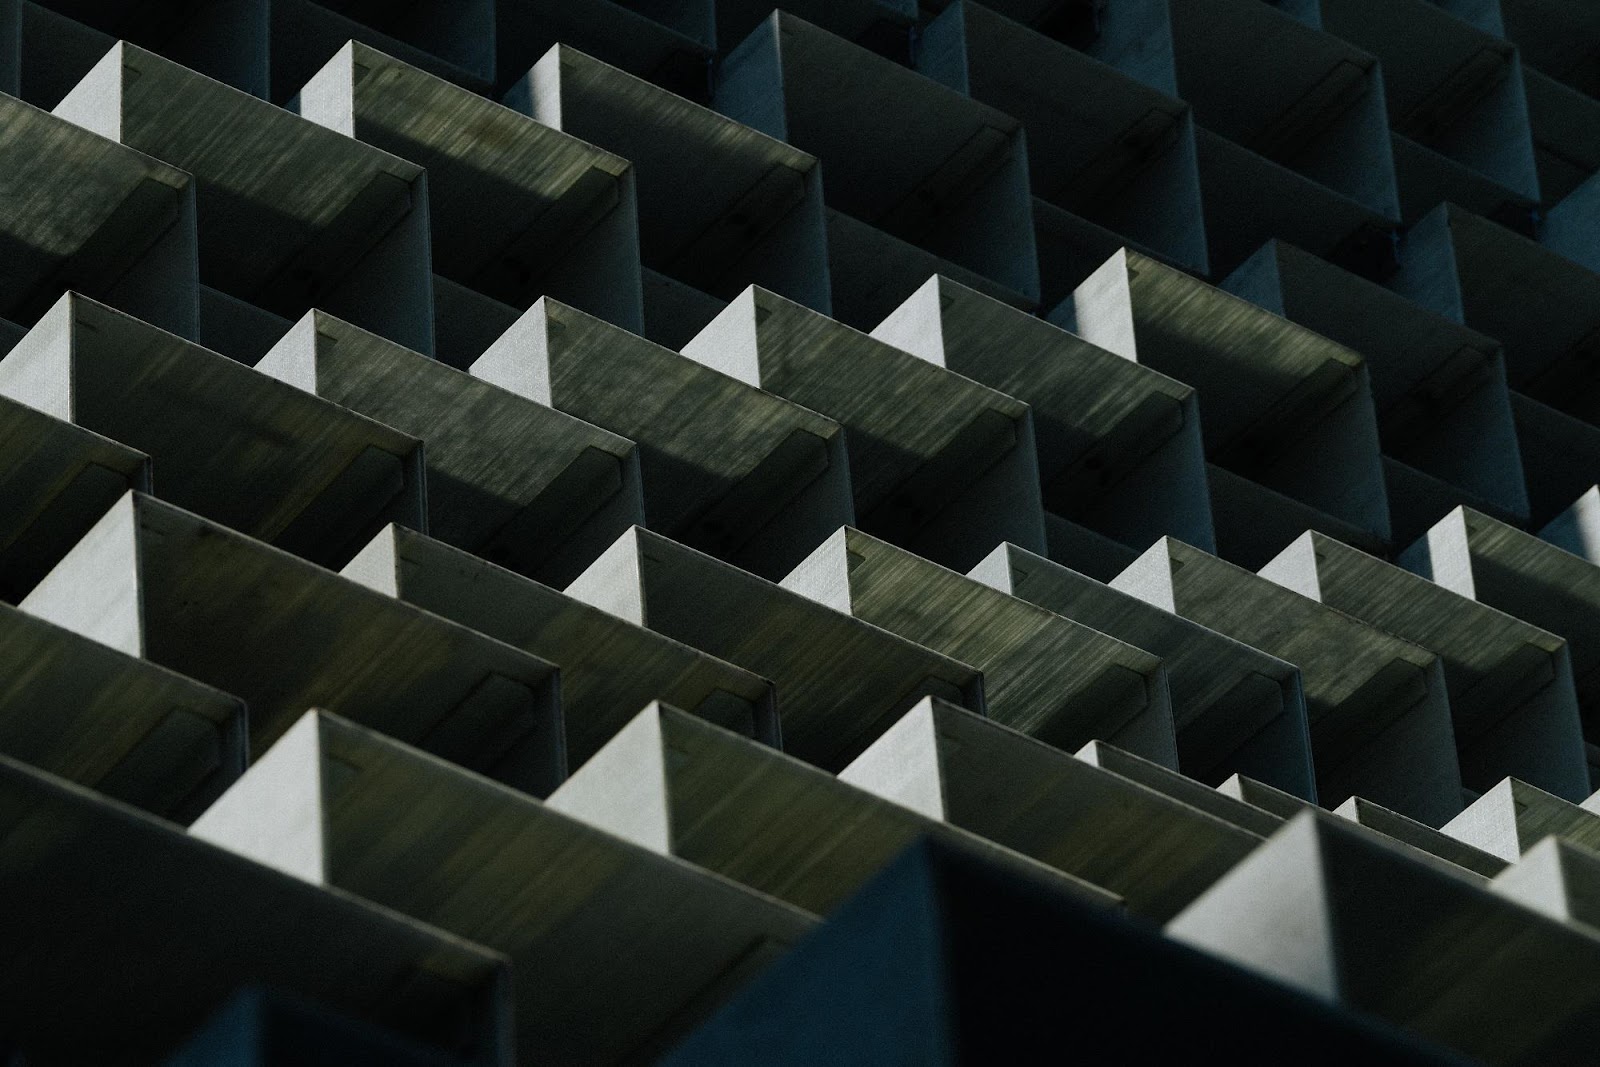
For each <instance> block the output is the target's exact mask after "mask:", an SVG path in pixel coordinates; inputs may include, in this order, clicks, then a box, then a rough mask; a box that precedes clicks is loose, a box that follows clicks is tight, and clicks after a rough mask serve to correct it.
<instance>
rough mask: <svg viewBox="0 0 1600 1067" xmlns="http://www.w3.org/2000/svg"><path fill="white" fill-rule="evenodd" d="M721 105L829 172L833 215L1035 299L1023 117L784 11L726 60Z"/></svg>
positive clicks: (718, 95)
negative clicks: (847, 117)
mask: <svg viewBox="0 0 1600 1067" xmlns="http://www.w3.org/2000/svg"><path fill="white" fill-rule="evenodd" d="M713 104H714V106H715V107H716V109H717V110H718V111H721V112H722V113H723V114H725V115H728V116H730V117H732V118H735V119H738V120H739V121H740V122H743V123H745V124H746V125H748V126H753V127H755V128H756V129H758V130H760V131H762V132H763V133H766V134H769V135H771V136H773V137H776V138H778V139H780V140H783V141H787V142H789V143H790V144H792V145H794V146H795V147H796V148H799V149H800V150H802V151H804V152H809V153H810V154H812V155H814V156H816V157H817V158H818V159H819V160H821V161H822V165H823V170H824V173H825V174H826V175H827V181H826V186H825V193H826V197H827V202H828V204H829V206H831V207H834V208H837V209H838V210H840V211H842V212H844V213H846V214H848V215H850V216H852V217H854V218H855V219H857V220H859V221H861V222H864V223H866V224H868V225H870V226H873V227H876V228H877V229H880V230H883V231H885V232H886V233H889V234H892V235H894V236H896V237H899V238H901V239H903V240H905V241H908V242H910V243H911V244H914V245H918V246H920V247H922V248H925V249H927V250H928V251H930V252H932V253H934V254H935V255H937V256H940V257H943V258H945V259H949V260H952V261H954V262H956V263H959V264H961V265H962V266H964V267H967V268H968V269H970V270H972V271H975V272H976V273H978V274H981V275H983V276H984V277H987V278H989V279H990V280H991V281H994V282H996V283H998V284H1000V285H1002V286H1005V287H1006V288H1008V289H1010V290H1012V291H1014V292H1016V293H1018V294H1020V295H1021V296H1022V297H1023V298H1025V299H1030V300H1037V299H1038V298H1039V269H1038V262H1037V257H1036V254H1035V250H1034V240H1033V220H1032V218H1031V216H1030V207H1031V203H1032V198H1031V195H1030V193H1029V185H1028V160H1027V149H1026V147H1025V144H1024V136H1023V130H1022V126H1021V123H1019V122H1018V121H1017V120H1016V119H1015V118H1012V117H1011V116H1009V115H1006V114H1004V113H1003V112H1001V111H998V110H996V109H994V108H991V107H987V106H985V105H983V104H980V103H978V102H977V101H974V100H971V99H968V98H966V97H964V96H962V95H961V94H960V93H957V92H955V91H953V90H951V89H948V88H946V87H944V86H942V85H939V84H937V83H935V82H933V81H932V80H930V79H927V78H923V77H921V76H919V75H918V74H916V73H915V72H914V71H911V70H907V69H906V68H904V67H901V66H898V65H897V64H895V63H894V62H893V61H891V60H888V59H885V58H884V57H882V56H878V55H875V54H873V53H872V52H869V51H867V50H866V49H864V48H862V47H860V46H859V45H855V44H852V43H851V42H849V41H846V40H844V39H843V38H841V37H836V36H834V35H833V34H831V33H828V32H826V31H824V30H820V29H818V28H817V27H815V26H812V25H811V24H809V23H806V22H803V21H801V20H800V19H797V18H795V17H794V16H792V15H789V14H786V13H784V12H782V11H779V12H777V13H776V14H775V15H774V17H772V18H769V19H767V20H766V21H765V22H763V23H762V24H761V26H760V28H759V29H757V30H756V31H755V32H754V33H752V34H751V35H750V36H749V37H748V38H747V39H746V40H745V41H744V43H743V44H741V45H740V46H739V47H738V48H736V49H735V50H734V51H733V52H732V53H731V54H730V55H729V56H728V57H727V58H726V59H725V60H724V61H723V64H722V67H721V71H720V75H719V77H718V79H717V85H716V90H715V92H714V94H713ZM841 110H843V111H847V112H848V113H849V114H850V115H851V119H852V121H850V122H839V121H838V117H839V115H840V114H841ZM923 280H925V279H918V280H917V281H916V282H915V283H914V284H913V285H911V286H908V287H907V288H906V290H905V291H904V292H902V293H899V294H898V295H897V296H896V297H895V298H894V301H893V303H899V301H900V300H903V299H905V297H906V296H907V295H908V294H909V293H910V292H911V290H912V289H913V288H915V286H916V285H919V284H921V282H922V281H923ZM891 306H892V305H891ZM882 314H883V311H879V312H878V315H877V316H875V317H874V319H873V321H876V319H877V318H879V317H881V316H882Z"/></svg>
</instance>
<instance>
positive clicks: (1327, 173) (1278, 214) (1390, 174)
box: [1171, 0, 1400, 275]
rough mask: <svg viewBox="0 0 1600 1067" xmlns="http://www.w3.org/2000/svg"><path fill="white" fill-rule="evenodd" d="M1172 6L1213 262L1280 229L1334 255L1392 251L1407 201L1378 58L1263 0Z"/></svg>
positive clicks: (1222, 269) (1218, 268) (1224, 265)
mask: <svg viewBox="0 0 1600 1067" xmlns="http://www.w3.org/2000/svg"><path fill="white" fill-rule="evenodd" d="M1171 9H1172V45H1173V50H1174V53H1175V58H1176V60H1177V71H1178V89H1177V93H1176V95H1177V96H1179V97H1181V98H1182V99H1184V100H1187V101H1188V102H1189V103H1190V104H1192V105H1194V116H1195V122H1196V123H1198V124H1199V126H1200V129H1199V130H1198V131H1197V139H1198V147H1199V160H1200V179H1201V188H1202V190H1203V194H1204V200H1205V206H1206V235H1207V237H1208V238H1209V239H1210V242H1211V267H1212V270H1213V271H1215V272H1217V274H1219V275H1221V274H1224V273H1226V272H1227V271H1230V270H1232V269H1233V268H1234V266H1236V265H1237V264H1238V263H1239V262H1241V261H1242V260H1243V259H1244V258H1245V257H1246V256H1248V255H1249V254H1250V253H1251V252H1253V251H1254V250H1255V249H1256V248H1257V247H1259V246H1260V244H1261V242H1262V241H1265V240H1267V239H1269V238H1272V237H1280V238H1283V239H1284V240H1287V241H1292V242H1294V243H1295V244H1297V245H1299V246H1300V247H1302V248H1305V249H1307V250H1308V251H1310V252H1312V253H1315V254H1317V255H1326V256H1331V257H1333V258H1335V259H1336V260H1338V259H1342V260H1349V259H1351V258H1366V259H1378V260H1383V259H1389V258H1392V255H1393V253H1392V251H1390V250H1389V249H1387V248H1385V247H1384V246H1385V245H1387V243H1388V234H1389V233H1390V232H1392V231H1393V229H1394V228H1395V227H1396V226H1397V225H1398V223H1399V219H1400V197H1399V191H1398V188H1397V186H1396V182H1395V172H1394V163H1393V150H1392V148H1391V144H1390V134H1389V125H1388V119H1387V115H1386V111H1385V104H1384V87H1383V78H1382V74H1381V73H1380V70H1379V67H1378V63H1377V60H1376V59H1375V58H1374V57H1373V56H1371V55H1370V54H1368V53H1366V52H1363V51H1361V50H1359V49H1357V48H1355V47H1353V46H1351V45H1349V44H1346V43H1345V42H1343V41H1340V40H1339V39H1338V38H1336V37H1333V36H1330V35H1328V34H1324V33H1320V32H1318V31H1317V30H1315V29H1313V28H1311V27H1310V26H1306V25H1303V24H1302V23H1300V22H1299V21H1297V20H1296V19H1295V18H1294V12H1293V11H1291V10H1289V9H1281V8H1280V6H1279V5H1274V4H1263V3H1261V2H1259V0H1182V2H1179V3H1174V4H1172V5H1171ZM1366 246H1371V247H1366Z"/></svg>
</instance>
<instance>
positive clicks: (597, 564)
mask: <svg viewBox="0 0 1600 1067" xmlns="http://www.w3.org/2000/svg"><path fill="white" fill-rule="evenodd" d="M643 552H644V546H643V545H641V544H640V543H639V527H637V526H634V527H630V528H629V529H628V530H627V531H625V532H624V533H623V535H622V536H621V537H619V538H617V539H616V541H615V542H614V543H613V544H612V545H611V547H610V548H608V549H606V550H605V551H604V552H602V553H601V554H600V557H599V558H598V559H596V560H595V561H594V562H593V563H591V564H589V569H588V570H586V571H584V572H583V573H582V574H580V575H578V576H577V577H576V578H574V579H573V580H572V583H571V584H570V585H568V586H567V589H566V593H567V595H568V596H570V597H572V598H574V599H576V600H581V601H583V602H584V603H585V604H588V605H589V606H590V607H596V608H599V609H600V610H601V611H605V612H609V613H610V614H612V615H615V616H617V617H618V618H619V619H625V620H627V621H628V622H631V623H633V624H634V625H635V626H649V625H650V623H649V621H648V620H649V610H648V608H647V606H646V604H645V595H644V572H643V567H644V561H643V560H642V559H641V556H642V554H643Z"/></svg>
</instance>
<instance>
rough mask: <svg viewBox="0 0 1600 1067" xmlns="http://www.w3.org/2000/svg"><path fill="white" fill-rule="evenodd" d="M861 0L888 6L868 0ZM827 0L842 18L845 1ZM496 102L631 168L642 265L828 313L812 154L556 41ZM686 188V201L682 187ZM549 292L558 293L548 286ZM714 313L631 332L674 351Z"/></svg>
mask: <svg viewBox="0 0 1600 1067" xmlns="http://www.w3.org/2000/svg"><path fill="white" fill-rule="evenodd" d="M861 3H862V5H863V6H866V7H870V8H872V9H874V10H878V11H884V12H885V13H887V12H888V9H887V8H882V7H879V5H878V4H877V2H876V0H861ZM829 6H830V8H831V7H838V8H840V13H841V14H844V9H845V8H846V7H848V6H849V5H846V4H830V5H829ZM726 7H727V5H725V4H718V5H717V17H718V18H719V19H722V18H723V17H724V16H728V17H737V16H736V15H734V14H731V13H729V12H728V11H727V10H726ZM767 11H770V8H768V9H767V10H764V11H763V12H762V13H761V14H762V16H765V14H766V13H767ZM912 14H913V15H914V14H915V5H914V4H913V5H912ZM743 36H744V35H743V34H742V33H741V34H740V35H739V37H743ZM738 39H739V38H734V39H733V40H734V41H737V40H738ZM729 43H732V42H729ZM506 101H507V103H508V104H510V105H511V106H513V107H515V108H517V109H518V110H519V111H523V112H525V113H526V114H529V115H532V116H533V117H534V118H536V119H538V120H539V121H540V122H542V123H544V124H545V125H547V126H551V127H553V128H555V129H558V130H561V131H563V132H565V133H568V134H571V135H572V136H573V137H578V138H582V139H583V140H585V141H588V142H589V143H591V144H595V145H599V146H600V147H602V148H604V149H606V150H607V151H610V152H615V153H616V154H617V155H619V156H622V157H624V158H626V159H628V160H629V161H630V162H631V163H632V164H633V167H632V174H633V176H634V181H635V182H636V183H637V189H638V198H639V237H638V241H639V253H640V256H641V257H642V259H643V262H644V265H645V267H646V268H648V269H650V270H653V271H656V272H658V273H660V274H663V275H666V276H667V277H668V278H670V279H672V280H674V281H676V282H679V283H680V284H682V285H684V286H686V287H688V288H690V289H692V290H694V291H696V292H697V293H700V294H703V295H705V296H708V297H711V298H714V299H715V300H718V301H722V302H726V301H729V300H732V299H733V298H734V297H736V296H738V295H739V293H740V292H741V291H742V290H743V289H744V288H745V286H747V285H752V284H754V285H759V286H761V287H762V288H765V289H770V290H772V291H773V292H775V293H778V294H780V295H781V296H784V297H787V298H788V299H790V300H793V301H795V302H796V303H800V304H804V305H805V306H806V307H809V308H812V309H813V310H816V311H820V312H822V313H823V314H824V315H826V314H829V313H830V312H831V311H832V307H833V305H832V299H831V296H830V286H829V280H828V244H827V228H826V227H827V224H826V221H825V219H824V215H823V206H822V204H823V201H822V171H821V168H819V167H818V166H817V161H816V158H815V157H813V156H810V155H808V154H806V153H804V152H802V151H800V150H799V149H796V148H792V147H790V146H789V145H786V144H784V143H783V142H782V141H780V140H777V139H775V138H772V137H768V136H767V135H766V134H764V133H762V132H760V131H759V130H754V129H751V128H750V127H748V126H743V125H740V124H739V123H737V122H734V121H733V120H732V119H730V118H728V117H727V116H725V115H719V114H718V113H717V112H715V111H712V110H710V109H708V108H704V107H701V106H700V105H698V104H695V103H692V102H690V101H688V100H685V99H684V98H683V97H681V96H677V95H675V94H673V93H670V92H668V91H667V90H665V89H662V88H659V87H657V86H654V85H651V84H650V83H649V82H646V81H643V80H641V79H640V78H637V77H635V76H633V75H631V74H628V73H627V72H625V71H622V70H618V69H617V68H616V67H612V66H608V65H607V64H605V63H602V62H600V61H599V60H597V59H591V58H590V57H589V56H586V55H584V54H583V53H582V52H578V51H576V50H574V49H572V48H567V47H564V46H560V45H558V46H556V47H555V48H552V49H551V50H550V51H549V52H547V53H545V55H544V58H542V59H540V60H539V62H538V63H536V64H534V67H533V69H532V70H531V71H529V72H528V74H527V76H526V77H523V78H521V79H519V80H518V81H517V83H516V84H515V85H514V86H513V87H512V89H511V91H510V92H509V93H508V94H507V96H506ZM688 188H693V189H694V190H695V195H694V196H693V197H685V196H684V195H683V191H684V190H685V189H688ZM549 295H551V296H555V297H557V298H558V299H565V298H563V297H562V296H561V294H560V293H558V292H555V291H554V290H552V291H551V292H550V294H549ZM566 302H567V303H569V304H577V303H578V302H577V301H573V300H567V301H566ZM646 302H647V304H648V294H647V298H646ZM578 306H580V307H581V306H582V305H581V304H579V305H578ZM715 306H718V307H720V305H715ZM586 310H588V309H586ZM714 315H715V312H712V313H711V314H707V315H705V317H704V318H702V319H700V321H698V322H696V323H695V324H694V327H693V329H691V330H689V331H688V332H687V333H685V334H684V335H683V336H682V338H681V339H678V340H673V339H670V338H668V337H665V336H660V335H658V334H657V333H656V332H655V331H652V330H650V329H649V325H648V322H647V324H646V330H645V331H642V332H645V333H646V335H647V336H650V337H651V339H652V340H655V341H658V342H660V343H661V344H665V345H668V346H669V347H672V348H677V347H678V346H679V345H681V344H682V343H683V341H686V340H688V338H689V337H692V336H693V335H694V334H695V333H697V332H699V329H700V327H702V326H704V325H705V323H706V322H708V321H710V319H711V318H713V317H714ZM601 317H602V318H604V317H606V316H603V315H602V316H601ZM613 321H615V320H613ZM634 332H636V333H637V332H641V331H639V330H637V329H635V331H634Z"/></svg>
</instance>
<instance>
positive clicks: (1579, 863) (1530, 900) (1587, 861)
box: [1489, 837, 1600, 934]
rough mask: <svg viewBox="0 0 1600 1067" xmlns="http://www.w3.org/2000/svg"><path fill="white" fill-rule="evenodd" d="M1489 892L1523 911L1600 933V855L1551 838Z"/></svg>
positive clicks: (1508, 871)
mask: <svg viewBox="0 0 1600 1067" xmlns="http://www.w3.org/2000/svg"><path fill="white" fill-rule="evenodd" d="M1489 888H1490V889H1492V890H1494V892H1496V893H1499V894H1500V895H1501V896H1503V897H1506V898H1508V899H1510V900H1514V901H1516V902H1517V903H1518V904H1521V905H1522V906H1523V907H1526V908H1532V909H1533V910H1534V911H1537V912H1541V913H1542V914H1545V915H1548V916H1550V917H1551V918H1552V919H1561V920H1564V921H1566V922H1569V923H1572V924H1573V925H1574V926H1577V927H1578V928H1580V929H1582V930H1585V931H1586V932H1588V933H1590V934H1596V933H1600V907H1597V905H1600V854H1597V853H1595V852H1594V851H1592V850H1591V849H1588V848H1584V847H1583V846H1581V845H1576V844H1573V843H1572V842H1571V841H1564V840H1562V839H1561V838H1559V837H1547V838H1545V839H1544V840H1543V841H1541V842H1539V843H1538V844H1537V845H1534V846H1533V847H1532V848H1530V849H1528V851H1527V852H1525V853H1524V854H1523V855H1522V858H1521V859H1519V860H1517V861H1516V862H1515V863H1513V864H1512V865H1511V866H1509V867H1507V868H1506V869H1505V871H1504V872H1502V873H1501V874H1500V875H1499V876H1498V877H1496V878H1495V880H1494V881H1493V882H1491V883H1490V884H1489Z"/></svg>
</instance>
